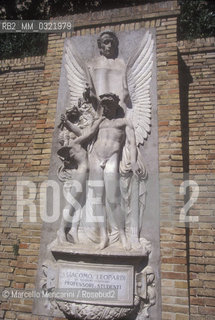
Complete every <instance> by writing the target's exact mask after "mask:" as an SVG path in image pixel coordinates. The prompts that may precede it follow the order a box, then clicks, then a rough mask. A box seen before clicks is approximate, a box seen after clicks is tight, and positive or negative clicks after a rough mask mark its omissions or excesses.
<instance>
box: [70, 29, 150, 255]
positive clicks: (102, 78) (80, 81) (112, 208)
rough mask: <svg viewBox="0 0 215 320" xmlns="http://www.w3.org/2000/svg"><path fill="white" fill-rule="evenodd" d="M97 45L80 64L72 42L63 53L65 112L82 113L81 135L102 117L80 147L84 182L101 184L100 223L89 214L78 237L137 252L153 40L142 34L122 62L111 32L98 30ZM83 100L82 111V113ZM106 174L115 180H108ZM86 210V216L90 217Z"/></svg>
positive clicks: (101, 246)
mask: <svg viewBox="0 0 215 320" xmlns="http://www.w3.org/2000/svg"><path fill="white" fill-rule="evenodd" d="M97 43H98V48H99V50H100V56H99V57H94V58H93V59H91V60H90V61H86V62H85V61H83V60H82V58H81V57H80V54H79V53H78V50H77V49H76V48H75V46H74V44H73V42H72V41H68V42H67V46H66V51H65V68H66V71H67V79H68V86H69V91H70V106H69V108H71V107H72V106H74V105H75V106H78V111H79V112H80V114H81V115H82V117H83V115H85V118H86V122H85V125H84V130H85V131H84V134H86V132H87V131H86V130H91V128H92V126H93V123H94V121H95V119H96V118H100V117H101V116H103V120H100V122H99V124H98V125H97V131H96V130H94V131H96V135H95V134H94V135H93V139H92V140H91V141H88V144H90V148H89V147H86V148H85V150H86V151H87V153H88V162H89V179H90V180H92V177H96V178H97V180H101V181H102V187H101V192H100V193H98V187H94V190H93V191H94V192H95V193H97V196H98V197H99V200H98V201H97V202H98V203H99V201H100V207H99V212H100V215H101V213H102V217H103V219H101V220H102V222H101V221H100V220H99V219H98V215H96V217H97V218H95V217H94V220H93V212H94V211H93V210H91V215H92V216H91V217H90V220H91V221H94V223H93V224H87V223H86V224H85V225H84V224H83V229H84V232H83V233H84V237H85V238H88V239H91V240H92V241H94V242H97V243H98V244H99V245H100V249H103V248H105V247H107V246H108V245H112V244H114V242H115V241H117V240H120V241H121V243H122V245H123V247H124V248H126V249H129V243H133V245H136V246H137V247H134V248H133V249H139V247H140V246H141V243H140V242H141V241H140V240H141V239H140V230H141V226H142V215H143V211H144V206H145V191H146V190H145V179H146V176H147V173H146V170H145V166H144V164H143V159H142V156H141V153H140V150H139V147H140V145H143V143H144V140H146V139H147V137H148V135H149V133H150V130H151V98H150V85H151V77H152V67H153V48H154V40H153V37H152V35H151V34H150V32H149V31H146V32H145V34H144V37H143V39H142V41H141V43H140V46H139V48H138V50H136V52H135V54H133V55H132V56H131V57H130V59H129V60H128V62H127V63H125V61H124V59H122V58H119V57H118V53H119V50H118V45H119V41H118V38H117V36H116V34H115V33H114V32H112V31H109V30H106V31H103V32H102V33H101V34H100V35H99V38H98V40H97ZM83 102H84V103H85V105H87V108H86V110H83V105H84V103H83ZM81 108H82V109H81ZM92 115H93V117H92ZM90 119H91V120H90ZM79 122H80V121H79ZM79 122H78V127H79V129H80V123H79ZM67 127H68V125H67ZM71 131H73V132H74V130H71ZM75 134H76V135H78V134H77V133H76V132H75ZM81 134H82V133H81ZM81 134H80V135H81ZM110 176H114V178H113V179H112V178H111V179H112V180H111V179H110ZM96 188H97V189H96ZM118 190H120V196H119V192H118ZM98 194H99V195H98ZM134 195H135V196H134ZM86 203H87V199H86ZM86 203H85V204H86ZM85 207H86V208H85V215H86V217H87V216H88V215H90V213H89V212H88V207H87V206H85ZM83 211H84V210H83ZM86 217H85V218H86ZM88 221H89V216H88ZM80 238H81V236H80ZM128 238H130V239H129V240H130V241H127V240H128ZM145 244H146V243H145ZM138 246H139V247H138ZM132 247H133V246H132ZM145 247H146V246H145ZM147 248H148V247H147ZM147 250H150V249H149V248H148V249H147Z"/></svg>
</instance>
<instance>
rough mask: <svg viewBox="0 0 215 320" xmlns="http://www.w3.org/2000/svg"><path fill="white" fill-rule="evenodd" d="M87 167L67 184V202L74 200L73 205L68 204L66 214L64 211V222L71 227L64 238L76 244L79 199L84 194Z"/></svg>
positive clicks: (74, 175)
mask: <svg viewBox="0 0 215 320" xmlns="http://www.w3.org/2000/svg"><path fill="white" fill-rule="evenodd" d="M86 179H87V167H86V169H85V170H81V171H78V170H77V172H75V174H73V179H72V181H71V183H70V182H68V188H67V191H66V192H67V200H69V199H70V200H71V197H72V201H74V200H75V203H73V204H69V206H68V207H67V212H66V211H65V217H64V218H65V220H67V221H68V224H70V225H71V228H70V230H69V231H68V233H67V235H66V238H67V240H68V241H69V242H72V243H78V241H79V240H78V228H79V224H80V219H81V203H80V202H81V198H82V196H83V195H84V194H85V193H86ZM65 209H66V208H65Z"/></svg>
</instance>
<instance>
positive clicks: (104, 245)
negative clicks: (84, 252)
mask: <svg viewBox="0 0 215 320" xmlns="http://www.w3.org/2000/svg"><path fill="white" fill-rule="evenodd" d="M108 242H109V239H108V237H105V239H102V241H101V243H100V244H99V246H98V249H100V250H103V249H104V248H106V247H107V246H108Z"/></svg>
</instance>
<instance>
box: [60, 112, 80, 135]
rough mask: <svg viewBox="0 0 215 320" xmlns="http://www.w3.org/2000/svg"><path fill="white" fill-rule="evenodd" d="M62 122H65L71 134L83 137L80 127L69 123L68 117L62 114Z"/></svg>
mask: <svg viewBox="0 0 215 320" xmlns="http://www.w3.org/2000/svg"><path fill="white" fill-rule="evenodd" d="M61 121H63V123H64V125H65V127H66V128H67V129H68V130H69V131H70V132H71V131H72V132H73V133H74V134H75V135H76V136H77V137H80V136H81V134H82V133H81V130H80V129H79V127H78V126H77V125H75V124H74V123H72V122H71V121H69V120H68V119H67V116H66V115H64V114H62V115H61Z"/></svg>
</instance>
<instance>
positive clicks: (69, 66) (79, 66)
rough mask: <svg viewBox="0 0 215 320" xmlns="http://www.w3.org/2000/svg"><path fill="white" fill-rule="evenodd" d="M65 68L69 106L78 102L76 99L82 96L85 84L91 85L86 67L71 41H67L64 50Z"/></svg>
mask: <svg viewBox="0 0 215 320" xmlns="http://www.w3.org/2000/svg"><path fill="white" fill-rule="evenodd" d="M65 60H66V63H65V68H66V71H67V79H68V85H69V90H70V103H71V106H73V105H77V104H78V99H79V98H82V97H83V92H84V91H85V89H86V85H87V84H89V85H90V86H91V88H93V85H92V83H91V79H90V76H89V72H88V69H87V67H86V65H85V63H84V62H83V61H82V59H81V57H80V54H78V52H77V50H76V48H75V46H74V44H73V43H72V41H68V43H67V46H66V51H65Z"/></svg>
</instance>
